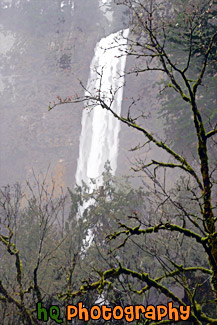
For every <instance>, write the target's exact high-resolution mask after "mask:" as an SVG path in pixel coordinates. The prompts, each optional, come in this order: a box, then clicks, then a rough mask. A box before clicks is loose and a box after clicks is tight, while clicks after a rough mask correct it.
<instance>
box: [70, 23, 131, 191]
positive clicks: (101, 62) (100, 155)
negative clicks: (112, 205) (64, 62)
mask: <svg viewBox="0 0 217 325" xmlns="http://www.w3.org/2000/svg"><path fill="white" fill-rule="evenodd" d="M128 33H129V29H126V30H123V31H119V32H117V33H113V34H111V35H109V36H107V37H105V38H103V39H101V40H100V42H99V43H97V45H96V47H95V55H94V57H93V59H92V62H91V66H90V76H89V80H88V83H87V87H86V92H85V95H86V96H88V95H90V94H92V95H97V94H99V93H97V92H99V89H100V92H101V96H102V97H103V98H105V102H106V103H107V104H109V103H110V101H111V100H112V95H113V94H114V92H115V91H116V92H115V97H114V100H113V102H112V106H111V108H112V110H113V111H114V112H116V113H117V114H120V113H121V104H122V98H123V85H124V76H123V74H124V70H125V64H126V55H124V51H125V50H126V46H127V37H128ZM100 75H101V77H100ZM87 106H88V103H87ZM81 124H82V130H81V136H80V146H79V158H78V163H77V171H76V176H75V178H76V183H77V184H78V185H81V184H82V181H84V182H85V183H86V184H87V185H88V186H89V187H90V188H91V189H94V187H95V186H96V187H98V186H100V185H101V184H102V177H101V175H102V172H103V170H104V165H105V163H106V161H109V162H110V166H111V168H112V173H113V174H115V171H116V168H117V157H118V144H119V131H120V121H118V120H117V119H115V118H114V117H113V115H112V114H111V113H110V112H109V111H107V110H105V109H102V107H100V105H98V106H95V107H94V108H93V109H92V110H91V109H88V108H86V109H84V111H83V115H82V122H81ZM93 178H94V179H96V180H97V183H96V185H93V184H92V183H91V179H93Z"/></svg>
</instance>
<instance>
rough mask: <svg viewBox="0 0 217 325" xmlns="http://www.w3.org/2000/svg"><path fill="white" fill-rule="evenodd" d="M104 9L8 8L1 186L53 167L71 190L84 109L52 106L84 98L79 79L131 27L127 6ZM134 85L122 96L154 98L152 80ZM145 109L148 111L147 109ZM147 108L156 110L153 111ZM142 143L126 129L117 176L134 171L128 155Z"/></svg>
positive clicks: (24, 4)
mask: <svg viewBox="0 0 217 325" xmlns="http://www.w3.org/2000/svg"><path fill="white" fill-rule="evenodd" d="M12 3H13V2H12ZM60 3H61V5H60ZM99 4H100V5H102V4H103V1H100V2H99V1H98V0H91V1H86V0H78V1H75V3H73V2H72V1H68V2H66V1H62V2H60V1H53V0H50V1H46V2H43V1H37V5H36V2H35V1H34V0H30V1H29V2H28V1H26V0H20V2H19V3H18V5H17V6H12V5H10V4H9V2H8V5H4V7H3V5H2V8H1V18H2V19H1V21H2V25H1V26H0V37H1V43H2V40H3V44H4V52H3V53H1V54H0V60H1V63H2V64H1V66H2V68H1V70H0V91H1V98H2V99H1V103H0V105H1V122H0V123H1V124H0V135H1V140H0V146H1V155H0V176H1V177H0V185H5V184H8V183H9V184H12V183H15V182H17V181H19V182H24V181H25V180H26V179H29V178H31V177H32V175H33V170H34V172H35V174H36V175H37V174H38V173H40V172H42V173H45V172H46V170H47V168H48V167H49V166H50V167H49V168H50V173H51V174H52V175H53V176H54V178H55V179H56V181H57V182H58V183H59V184H61V185H62V186H64V187H67V186H69V187H72V186H73V184H74V182H75V178H74V177H75V171H76V167H77V158H78V147H79V136H80V131H81V113H82V109H81V108H82V105H76V106H72V105H71V104H70V105H63V106H62V107H58V108H56V109H55V110H52V111H51V112H48V111H47V107H48V103H49V102H52V101H54V100H55V99H56V96H61V97H62V98H64V96H69V95H73V94H74V93H77V94H79V93H81V91H82V89H81V87H80V84H79V80H81V81H82V83H83V84H84V85H86V83H87V79H88V75H89V67H90V62H91V60H92V57H93V54H94V47H95V45H96V43H97V41H99V40H100V39H101V38H102V37H104V36H106V35H108V34H109V33H111V32H115V31H117V30H119V29H120V28H123V27H126V22H127V13H126V12H124V11H123V9H122V8H121V7H117V8H116V9H115V11H112V10H114V8H112V6H111V7H109V6H106V7H105V8H104V10H102V8H100V6H99ZM111 17H113V21H112V22H111V19H110V18H111ZM129 64H131V63H130V61H129V62H128V66H129ZM138 80H139V82H138ZM152 81H153V80H152ZM129 82H130V83H131V86H130V87H128V88H127V87H126V89H125V90H124V97H127V96H128V92H129V94H130V95H133V96H134V95H136V94H138V93H139V92H141V91H143V89H146V88H147V87H148V88H149V90H148V91H149V93H150V88H151V87H152V86H151V82H150V80H148V81H144V80H143V81H142V80H141V78H140V79H138V78H134V77H133V78H129ZM144 84H147V87H146V86H145V87H144ZM138 86H139V87H138ZM153 98H154V96H153ZM140 105H142V109H143V108H144V107H145V106H146V105H147V103H142V102H141V104H140ZM154 105H156V103H154ZM140 108H141V107H140ZM145 108H146V110H147V112H148V111H150V109H152V111H154V106H153V105H152V104H151V107H148V108H147V107H145ZM124 110H125V111H126V110H127V101H124V103H123V111H124ZM129 139H130V141H129ZM138 141H139V139H138V136H137V135H135V137H134V138H133V140H132V136H130V137H129V130H127V129H126V128H124V127H123V128H122V131H121V142H120V156H119V160H118V171H119V172H120V170H121V172H123V171H125V172H128V169H129V165H130V163H129V161H128V159H127V155H128V149H129V147H132V146H133V145H136V144H138ZM120 166H121V168H119V167H120Z"/></svg>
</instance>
